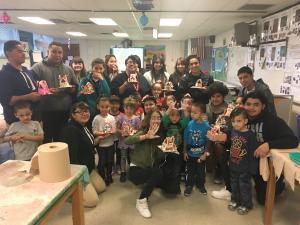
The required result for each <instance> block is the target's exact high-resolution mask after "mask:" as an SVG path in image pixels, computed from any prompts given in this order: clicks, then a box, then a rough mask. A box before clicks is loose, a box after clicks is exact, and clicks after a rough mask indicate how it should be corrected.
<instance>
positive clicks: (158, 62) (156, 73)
mask: <svg viewBox="0 0 300 225" xmlns="http://www.w3.org/2000/svg"><path fill="white" fill-rule="evenodd" d="M144 77H145V78H146V80H147V81H148V83H149V85H150V86H152V84H154V83H156V82H160V83H162V84H163V85H164V84H165V83H166V82H167V81H168V80H169V77H170V74H168V73H167V72H166V64H165V59H164V58H163V57H161V56H156V55H154V56H153V58H152V66H151V70H150V71H148V72H146V73H144Z"/></svg>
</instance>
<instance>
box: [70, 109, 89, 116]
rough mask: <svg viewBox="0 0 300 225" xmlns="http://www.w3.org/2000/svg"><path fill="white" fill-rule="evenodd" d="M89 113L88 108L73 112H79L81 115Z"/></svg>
mask: <svg viewBox="0 0 300 225" xmlns="http://www.w3.org/2000/svg"><path fill="white" fill-rule="evenodd" d="M88 113H90V111H89V110H82V111H75V112H74V114H80V115H83V114H88Z"/></svg>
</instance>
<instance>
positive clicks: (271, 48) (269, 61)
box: [265, 44, 276, 70]
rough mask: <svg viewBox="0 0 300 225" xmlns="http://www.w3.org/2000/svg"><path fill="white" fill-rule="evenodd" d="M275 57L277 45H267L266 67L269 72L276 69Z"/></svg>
mask: <svg viewBox="0 0 300 225" xmlns="http://www.w3.org/2000/svg"><path fill="white" fill-rule="evenodd" d="M275 55H276V44H267V45H266V66H265V69H267V70H272V69H274V64H275Z"/></svg>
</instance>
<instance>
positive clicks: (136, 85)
mask: <svg viewBox="0 0 300 225" xmlns="http://www.w3.org/2000/svg"><path fill="white" fill-rule="evenodd" d="M125 64H126V70H125V71H124V72H122V73H120V74H118V75H117V76H116V78H115V79H114V80H113V81H112V83H111V90H112V93H113V94H115V95H117V96H119V97H120V98H121V99H122V100H123V99H125V98H127V97H128V96H129V95H137V94H140V95H141V97H143V96H145V95H146V94H148V92H149V91H150V85H149V84H148V82H147V80H146V78H145V77H144V76H143V74H140V73H139V72H138V70H139V66H138V59H137V58H136V56H134V55H130V56H128V58H127V59H126V60H125Z"/></svg>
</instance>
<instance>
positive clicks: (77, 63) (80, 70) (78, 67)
mask: <svg viewBox="0 0 300 225" xmlns="http://www.w3.org/2000/svg"><path fill="white" fill-rule="evenodd" d="M70 66H71V68H72V69H73V71H74V73H75V75H76V77H77V80H78V82H79V81H80V80H81V79H82V78H84V77H86V69H85V67H84V62H83V60H82V58H80V57H79V56H74V58H73V59H72V61H71V62H70Z"/></svg>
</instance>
